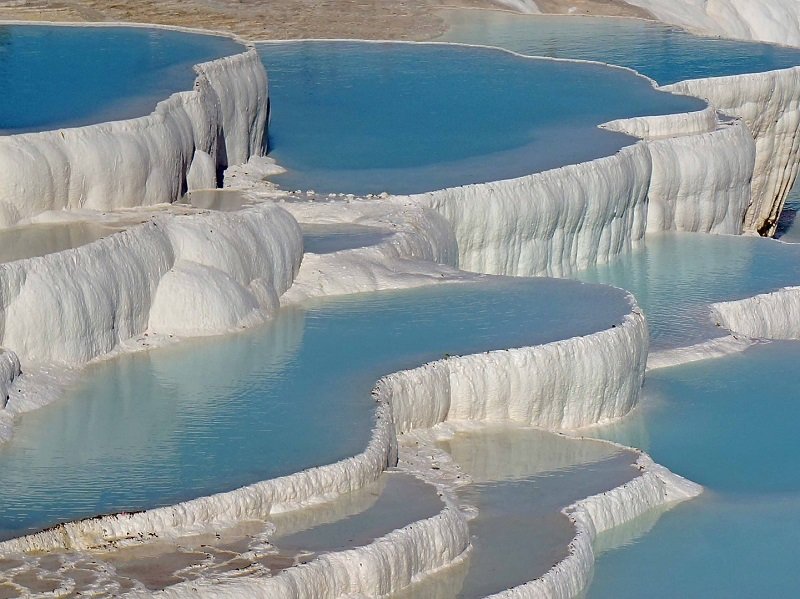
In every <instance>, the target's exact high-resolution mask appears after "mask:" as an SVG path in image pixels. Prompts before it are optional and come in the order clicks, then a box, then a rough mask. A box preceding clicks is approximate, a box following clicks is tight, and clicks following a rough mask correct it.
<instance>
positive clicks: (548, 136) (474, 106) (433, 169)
mask: <svg viewBox="0 0 800 599" xmlns="http://www.w3.org/2000/svg"><path fill="white" fill-rule="evenodd" d="M259 51H260V53H261V56H262V60H263V62H264V65H265V66H266V68H267V70H268V72H269V76H270V101H271V107H272V113H271V122H270V129H269V147H270V155H271V156H272V157H273V158H275V159H276V160H277V161H278V162H279V163H280V164H281V165H282V166H284V167H286V168H287V169H288V172H287V173H286V174H283V175H280V176H277V177H275V178H274V180H275V181H276V182H277V183H279V184H280V185H281V186H282V187H283V188H284V189H291V190H293V189H313V190H315V191H317V192H325V193H328V192H349V193H356V194H366V193H381V192H383V191H388V192H391V193H413V192H421V191H429V190H432V189H440V188H444V187H449V186H455V185H462V184H466V183H475V182H483V181H490V180H497V179H503V178H510V177H516V176H521V175H526V174H530V173H532V172H537V171H541V170H546V169H549V168H554V167H558V166H562V165H564V164H572V163H578V162H583V161H586V160H590V159H593V158H597V157H600V156H607V155H610V154H613V153H614V152H616V151H617V150H618V149H619V148H621V147H623V146H625V145H629V144H630V143H631V141H632V140H631V138H629V137H627V136H624V135H621V134H617V133H611V132H608V131H603V130H600V129H597V125H599V124H601V123H603V122H606V121H609V120H612V119H616V118H621V117H628V116H636V115H650V114H664V113H670V112H682V111H687V110H696V109H699V108H701V107H702V106H704V104H703V103H702V102H700V101H699V100H697V99H691V98H685V97H676V96H672V95H669V94H663V93H659V92H656V91H655V90H653V89H652V86H651V85H650V83H649V82H648V81H647V80H645V79H643V78H640V77H636V76H634V75H633V74H631V73H630V72H629V71H625V70H621V69H610V68H607V67H601V66H597V65H585V64H584V65H580V64H574V63H555V62H553V61H542V60H531V59H526V58H520V57H516V56H513V55H511V54H508V53H504V52H501V51H498V50H487V49H479V48H465V47H456V46H447V45H408V44H393V43H378V44H373V43H357V42H298V43H280V44H261V45H260V46H259ZM587 90H591V93H587Z"/></svg>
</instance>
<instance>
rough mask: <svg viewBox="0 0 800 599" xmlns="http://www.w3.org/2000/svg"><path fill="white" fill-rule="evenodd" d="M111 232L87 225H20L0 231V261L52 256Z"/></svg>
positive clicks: (112, 230) (102, 227) (83, 223)
mask: <svg viewBox="0 0 800 599" xmlns="http://www.w3.org/2000/svg"><path fill="white" fill-rule="evenodd" d="M112 233H114V229H112V228H108V227H104V226H102V225H99V224H95V223H86V222H71V223H53V224H34V225H20V226H17V227H12V228H9V229H0V262H13V261H15V260H23V259H25V258H36V257H38V256H45V255H47V254H54V253H56V252H61V251H63V250H69V249H73V248H76V247H80V246H82V245H86V244H87V243H91V242H93V241H97V240H98V239H101V238H103V237H107V236H108V235H111V234H112Z"/></svg>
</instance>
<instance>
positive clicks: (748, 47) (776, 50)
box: [441, 10, 800, 85]
mask: <svg viewBox="0 0 800 599" xmlns="http://www.w3.org/2000/svg"><path fill="white" fill-rule="evenodd" d="M444 15H445V18H446V20H447V22H448V25H449V30H448V31H447V33H445V35H443V36H442V38H441V39H442V41H452V42H463V43H473V44H487V45H492V46H498V47H501V48H505V49H507V50H513V51H515V52H520V53H522V54H529V55H533V56H548V57H551V58H573V59H576V58H577V59H582V60H595V61H598V62H605V63H609V64H615V65H620V66H626V67H629V68H632V69H635V70H636V71H639V72H640V73H643V74H644V75H647V76H649V77H652V78H653V79H655V80H656V81H658V82H659V83H661V84H662V85H666V84H669V83H675V82H676V81H682V80H685V79H697V78H701V77H721V76H726V75H741V74H743V73H757V72H763V71H772V70H775V69H784V68H788V67H793V66H797V65H800V50H798V49H796V48H784V47H780V46H773V45H770V44H758V43H752V42H739V41H733V40H723V39H717V38H711V37H699V36H696V35H691V34H689V33H687V32H685V31H683V30H681V29H678V28H676V27H670V26H668V25H662V24H658V23H651V22H647V21H643V20H638V19H619V18H600V17H578V16H571V17H557V16H546V17H542V16H519V15H512V14H509V13H502V12H491V11H477V10H449V11H446V12H445V13H444Z"/></svg>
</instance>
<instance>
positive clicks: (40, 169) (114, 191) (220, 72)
mask: <svg viewBox="0 0 800 599" xmlns="http://www.w3.org/2000/svg"><path fill="white" fill-rule="evenodd" d="M195 71H196V72H197V78H196V79H195V83H194V89H193V90H190V91H185V92H178V93H175V94H173V95H172V96H170V97H169V98H167V99H165V100H163V101H162V102H159V103H158V105H157V106H156V108H155V110H154V111H153V112H152V113H151V114H149V115H147V116H144V117H140V118H135V119H129V120H124V121H114V122H110V123H100V124H96V125H87V126H84V127H76V128H68V129H59V130H56V131H44V132H40V133H23V134H17V135H7V136H1V137H0V225H3V226H8V225H12V224H14V223H17V222H18V221H21V220H25V219H29V218H32V217H35V216H36V215H38V214H40V213H42V212H45V211H52V210H75V209H89V210H97V211H107V210H116V209H120V208H126V207H132V206H148V205H153V204H159V203H165V202H174V201H176V200H178V199H179V198H180V197H181V196H182V195H183V194H184V192H186V191H187V190H192V189H197V188H209V187H215V186H216V184H217V178H218V172H219V171H220V170H221V169H224V168H225V167H227V166H229V165H233V164H237V163H241V162H245V161H247V159H248V158H250V157H251V156H256V155H262V154H263V153H264V149H265V143H266V139H265V137H266V121H267V116H268V111H269V104H268V98H267V78H266V73H265V71H264V68H263V65H262V64H261V62H260V60H259V59H258V55H257V53H256V52H255V50H254V49H252V48H251V49H249V50H246V51H244V52H242V53H241V54H237V55H233V56H229V57H224V58H220V59H217V60H214V61H211V62H207V63H203V64H199V65H196V66H195Z"/></svg>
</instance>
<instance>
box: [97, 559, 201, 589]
mask: <svg viewBox="0 0 800 599" xmlns="http://www.w3.org/2000/svg"><path fill="white" fill-rule="evenodd" d="M206 560H208V555H207V554H206V553H201V552H184V551H173V552H170V553H163V554H160V553H156V552H152V551H148V552H143V551H141V550H140V549H137V550H131V551H130V552H129V551H127V550H125V551H121V552H120V553H119V554H117V555H115V556H114V557H113V559H109V560H108V562H109V563H110V564H112V565H113V566H114V568H115V569H116V571H117V574H118V575H119V576H121V577H125V578H130V579H133V580H136V581H138V582H140V583H142V584H143V585H144V586H145V587H146V588H147V589H149V590H151V591H155V590H160V589H164V588H166V587H168V586H170V585H173V584H177V583H179V582H182V581H184V580H186V579H187V578H188V577H187V576H185V575H183V572H184V571H185V570H186V569H187V568H191V567H192V566H199V565H200V564H202V563H203V562H205V561H206Z"/></svg>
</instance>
